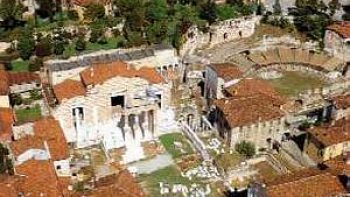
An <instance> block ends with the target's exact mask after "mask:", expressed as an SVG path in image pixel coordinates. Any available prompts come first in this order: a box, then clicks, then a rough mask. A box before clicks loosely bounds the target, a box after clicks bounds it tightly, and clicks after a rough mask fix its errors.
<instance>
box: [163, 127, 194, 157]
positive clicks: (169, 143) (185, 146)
mask: <svg viewBox="0 0 350 197" xmlns="http://www.w3.org/2000/svg"><path fill="white" fill-rule="evenodd" d="M159 139H160V141H161V143H162V144H163V146H164V148H165V149H166V150H167V151H168V152H169V153H170V154H171V156H172V157H173V158H174V159H176V158H179V157H181V156H182V155H187V154H193V149H192V147H191V146H190V144H189V142H188V140H187V139H186V137H185V136H184V135H182V134H181V133H170V134H165V135H162V136H160V137H159ZM174 142H180V143H181V144H182V148H181V149H182V150H183V152H182V151H181V149H180V148H177V147H175V145H174Z"/></svg>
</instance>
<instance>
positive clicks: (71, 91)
mask: <svg viewBox="0 0 350 197" xmlns="http://www.w3.org/2000/svg"><path fill="white" fill-rule="evenodd" d="M53 92H54V94H55V96H56V99H57V100H58V102H59V103H62V101H63V100H64V99H70V98H74V97H76V96H84V95H85V92H86V90H85V87H84V85H83V84H82V83H81V82H80V81H76V80H71V79H67V80H65V81H63V82H62V83H60V84H57V85H55V86H54V87H53Z"/></svg>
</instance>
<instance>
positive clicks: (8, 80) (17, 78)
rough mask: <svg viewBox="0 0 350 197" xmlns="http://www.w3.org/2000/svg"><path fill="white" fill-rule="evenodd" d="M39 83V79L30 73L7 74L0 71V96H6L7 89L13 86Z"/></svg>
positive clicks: (36, 75)
mask: <svg viewBox="0 0 350 197" xmlns="http://www.w3.org/2000/svg"><path fill="white" fill-rule="evenodd" d="M32 82H35V83H40V77H39V75H38V74H36V73H31V72H16V73H14V72H7V71H4V70H0V95H7V94H8V93H9V87H10V86H11V85H15V84H18V85H19V84H27V83H32Z"/></svg>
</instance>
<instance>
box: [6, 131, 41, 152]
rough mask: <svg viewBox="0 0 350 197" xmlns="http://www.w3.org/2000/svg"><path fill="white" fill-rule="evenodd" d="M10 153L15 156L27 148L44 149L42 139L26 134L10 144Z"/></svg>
mask: <svg viewBox="0 0 350 197" xmlns="http://www.w3.org/2000/svg"><path fill="white" fill-rule="evenodd" d="M10 148H11V151H12V153H13V154H14V155H15V156H16V157H17V156H19V155H21V154H23V153H24V152H26V151H27V150H29V149H42V150H45V147H44V144H43V141H42V140H41V139H39V138H37V137H35V136H32V135H28V136H25V137H22V138H21V139H19V140H16V141H13V142H11V144H10Z"/></svg>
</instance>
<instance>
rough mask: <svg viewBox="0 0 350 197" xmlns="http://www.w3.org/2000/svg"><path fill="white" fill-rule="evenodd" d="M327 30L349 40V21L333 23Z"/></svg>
mask: <svg viewBox="0 0 350 197" xmlns="http://www.w3.org/2000/svg"><path fill="white" fill-rule="evenodd" d="M327 29H328V30H331V31H334V32H335V33H337V34H338V35H339V36H341V37H342V38H344V39H346V38H350V21H341V22H336V23H333V24H332V25H330V26H328V27H327Z"/></svg>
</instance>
